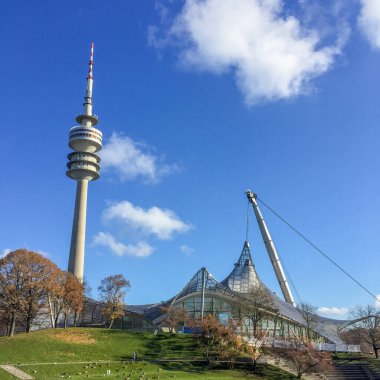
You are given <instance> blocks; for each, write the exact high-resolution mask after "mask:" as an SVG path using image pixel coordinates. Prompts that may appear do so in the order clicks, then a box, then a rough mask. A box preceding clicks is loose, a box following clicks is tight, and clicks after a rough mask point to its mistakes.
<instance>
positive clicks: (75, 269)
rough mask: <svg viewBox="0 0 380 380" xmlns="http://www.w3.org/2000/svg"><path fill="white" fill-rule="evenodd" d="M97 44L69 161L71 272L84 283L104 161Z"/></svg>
mask: <svg viewBox="0 0 380 380" xmlns="http://www.w3.org/2000/svg"><path fill="white" fill-rule="evenodd" d="M93 57H94V44H93V43H92V44H91V54H90V62H89V69H88V75H87V90H86V96H85V97H84V103H83V105H84V113H83V114H82V115H79V116H77V117H76V121H77V122H78V124H80V125H78V126H75V127H73V128H71V129H70V136H69V146H70V148H71V149H72V150H73V152H71V153H70V154H69V155H68V156H67V158H68V159H69V162H68V163H67V168H68V170H67V172H66V175H67V176H68V177H70V178H72V179H75V180H76V181H77V190H76V197H75V210H74V221H73V230H72V234H71V245H70V258H69V265H68V271H69V272H71V273H73V274H74V275H75V276H76V277H77V278H78V279H80V280H81V281H83V269H84V244H85V236H86V210H87V189H88V182H89V181H93V180H96V179H98V178H99V176H100V175H99V170H100V166H99V162H100V157H99V156H98V155H97V154H95V153H96V152H98V151H99V150H100V149H102V132H100V131H99V129H96V128H95V127H94V126H95V125H96V124H98V117H97V116H96V115H93V113H92V85H93V78H92V67H93Z"/></svg>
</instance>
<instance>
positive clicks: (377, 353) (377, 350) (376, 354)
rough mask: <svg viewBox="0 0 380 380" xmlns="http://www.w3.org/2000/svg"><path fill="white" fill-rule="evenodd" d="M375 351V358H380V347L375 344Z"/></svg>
mask: <svg viewBox="0 0 380 380" xmlns="http://www.w3.org/2000/svg"><path fill="white" fill-rule="evenodd" d="M373 352H374V353H375V358H376V359H379V347H377V346H376V345H375V344H374V345H373Z"/></svg>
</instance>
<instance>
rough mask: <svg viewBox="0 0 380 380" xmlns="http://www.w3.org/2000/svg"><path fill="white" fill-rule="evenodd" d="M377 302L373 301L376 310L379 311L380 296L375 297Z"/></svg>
mask: <svg viewBox="0 0 380 380" xmlns="http://www.w3.org/2000/svg"><path fill="white" fill-rule="evenodd" d="M376 298H377V300H376V301H375V307H376V309H380V294H378V295H377V296H376Z"/></svg>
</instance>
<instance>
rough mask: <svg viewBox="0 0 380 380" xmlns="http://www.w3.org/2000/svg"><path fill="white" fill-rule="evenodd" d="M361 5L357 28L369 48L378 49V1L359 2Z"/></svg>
mask: <svg viewBox="0 0 380 380" xmlns="http://www.w3.org/2000/svg"><path fill="white" fill-rule="evenodd" d="M361 5H362V8H361V12H360V15H359V19H358V24H359V28H360V29H361V31H362V32H363V34H364V35H365V36H366V38H367V39H368V41H369V43H370V44H371V46H372V47H373V48H375V49H380V1H379V0H361Z"/></svg>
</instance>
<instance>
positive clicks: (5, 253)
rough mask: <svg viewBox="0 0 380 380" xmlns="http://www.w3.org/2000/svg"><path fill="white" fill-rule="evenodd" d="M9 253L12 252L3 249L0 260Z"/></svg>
mask: <svg viewBox="0 0 380 380" xmlns="http://www.w3.org/2000/svg"><path fill="white" fill-rule="evenodd" d="M9 252H12V250H11V249H9V248H5V249H3V250H2V251H1V253H0V259H2V258H3V257H5V256H6V255H8V253H9Z"/></svg>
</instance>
